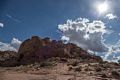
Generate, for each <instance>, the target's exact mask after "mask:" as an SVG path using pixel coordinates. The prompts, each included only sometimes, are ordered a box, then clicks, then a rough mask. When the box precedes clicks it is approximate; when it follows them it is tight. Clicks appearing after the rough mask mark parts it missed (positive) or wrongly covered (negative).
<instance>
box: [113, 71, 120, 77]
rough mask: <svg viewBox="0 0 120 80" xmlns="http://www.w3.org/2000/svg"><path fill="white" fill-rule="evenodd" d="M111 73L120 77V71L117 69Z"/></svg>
mask: <svg viewBox="0 0 120 80" xmlns="http://www.w3.org/2000/svg"><path fill="white" fill-rule="evenodd" d="M111 73H112V75H113V76H114V77H115V78H120V73H119V72H117V71H112V72H111Z"/></svg>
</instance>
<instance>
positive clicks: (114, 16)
mask: <svg viewBox="0 0 120 80" xmlns="http://www.w3.org/2000/svg"><path fill="white" fill-rule="evenodd" d="M106 18H108V19H109V20H112V19H116V18H118V17H117V16H116V15H113V14H111V13H110V14H107V15H106Z"/></svg>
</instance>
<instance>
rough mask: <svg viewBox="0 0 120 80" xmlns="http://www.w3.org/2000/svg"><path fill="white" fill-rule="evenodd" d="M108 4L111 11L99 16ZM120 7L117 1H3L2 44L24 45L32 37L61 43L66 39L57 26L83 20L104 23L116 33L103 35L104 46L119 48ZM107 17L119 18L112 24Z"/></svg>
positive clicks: (0, 8) (0, 19)
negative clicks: (99, 4)
mask: <svg viewBox="0 0 120 80" xmlns="http://www.w3.org/2000/svg"><path fill="white" fill-rule="evenodd" d="M105 1H109V8H110V10H108V11H107V12H106V13H105V14H102V15H99V13H98V11H97V9H96V7H98V6H96V5H97V3H103V2H105ZM119 4H120V1H118V0H0V23H3V24H4V27H0V42H3V43H11V40H12V39H13V38H17V39H19V40H20V41H24V40H25V39H27V38H29V37H31V36H33V35H37V36H40V37H50V38H52V39H56V40H58V39H61V36H62V35H64V34H60V33H59V32H58V25H59V24H67V23H66V21H67V20H73V21H74V20H76V19H78V18H80V17H81V18H86V19H89V20H90V22H92V21H95V20H100V21H102V22H104V24H105V26H106V28H107V29H110V30H111V31H113V33H112V34H110V35H104V38H105V39H106V41H105V42H106V43H109V44H111V45H112V44H116V43H117V42H118V40H119V38H120V35H118V34H119V33H120V19H119V16H120V11H119V10H120V6H119ZM107 14H112V16H116V17H117V18H116V19H111V20H110V19H109V18H110V16H109V17H106V15H107ZM110 26H111V27H110ZM16 42H19V41H18V40H16V39H13V43H16ZM19 43H20V42H19Z"/></svg>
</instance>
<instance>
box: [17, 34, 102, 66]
mask: <svg viewBox="0 0 120 80" xmlns="http://www.w3.org/2000/svg"><path fill="white" fill-rule="evenodd" d="M18 54H19V59H18V61H19V62H20V63H21V64H30V63H34V62H41V61H42V60H44V59H47V58H51V57H61V58H82V59H84V60H93V61H102V59H101V58H100V57H97V56H93V55H90V54H89V53H87V52H86V51H84V50H83V49H81V48H80V47H78V46H76V45H75V44H72V43H68V44H64V43H63V42H62V41H56V40H50V39H49V38H44V39H41V38H40V37H38V36H33V37H32V38H31V39H27V40H25V41H24V42H23V43H22V44H21V46H20V48H19V51H18Z"/></svg>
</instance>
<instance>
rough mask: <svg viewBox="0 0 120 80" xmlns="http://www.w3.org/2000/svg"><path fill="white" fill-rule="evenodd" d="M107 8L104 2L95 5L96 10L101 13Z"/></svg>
mask: <svg viewBox="0 0 120 80" xmlns="http://www.w3.org/2000/svg"><path fill="white" fill-rule="evenodd" d="M108 8H109V6H108V4H107V3H106V2H104V3H100V4H98V5H97V10H98V12H99V13H100V14H103V13H105V12H107V11H108Z"/></svg>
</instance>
